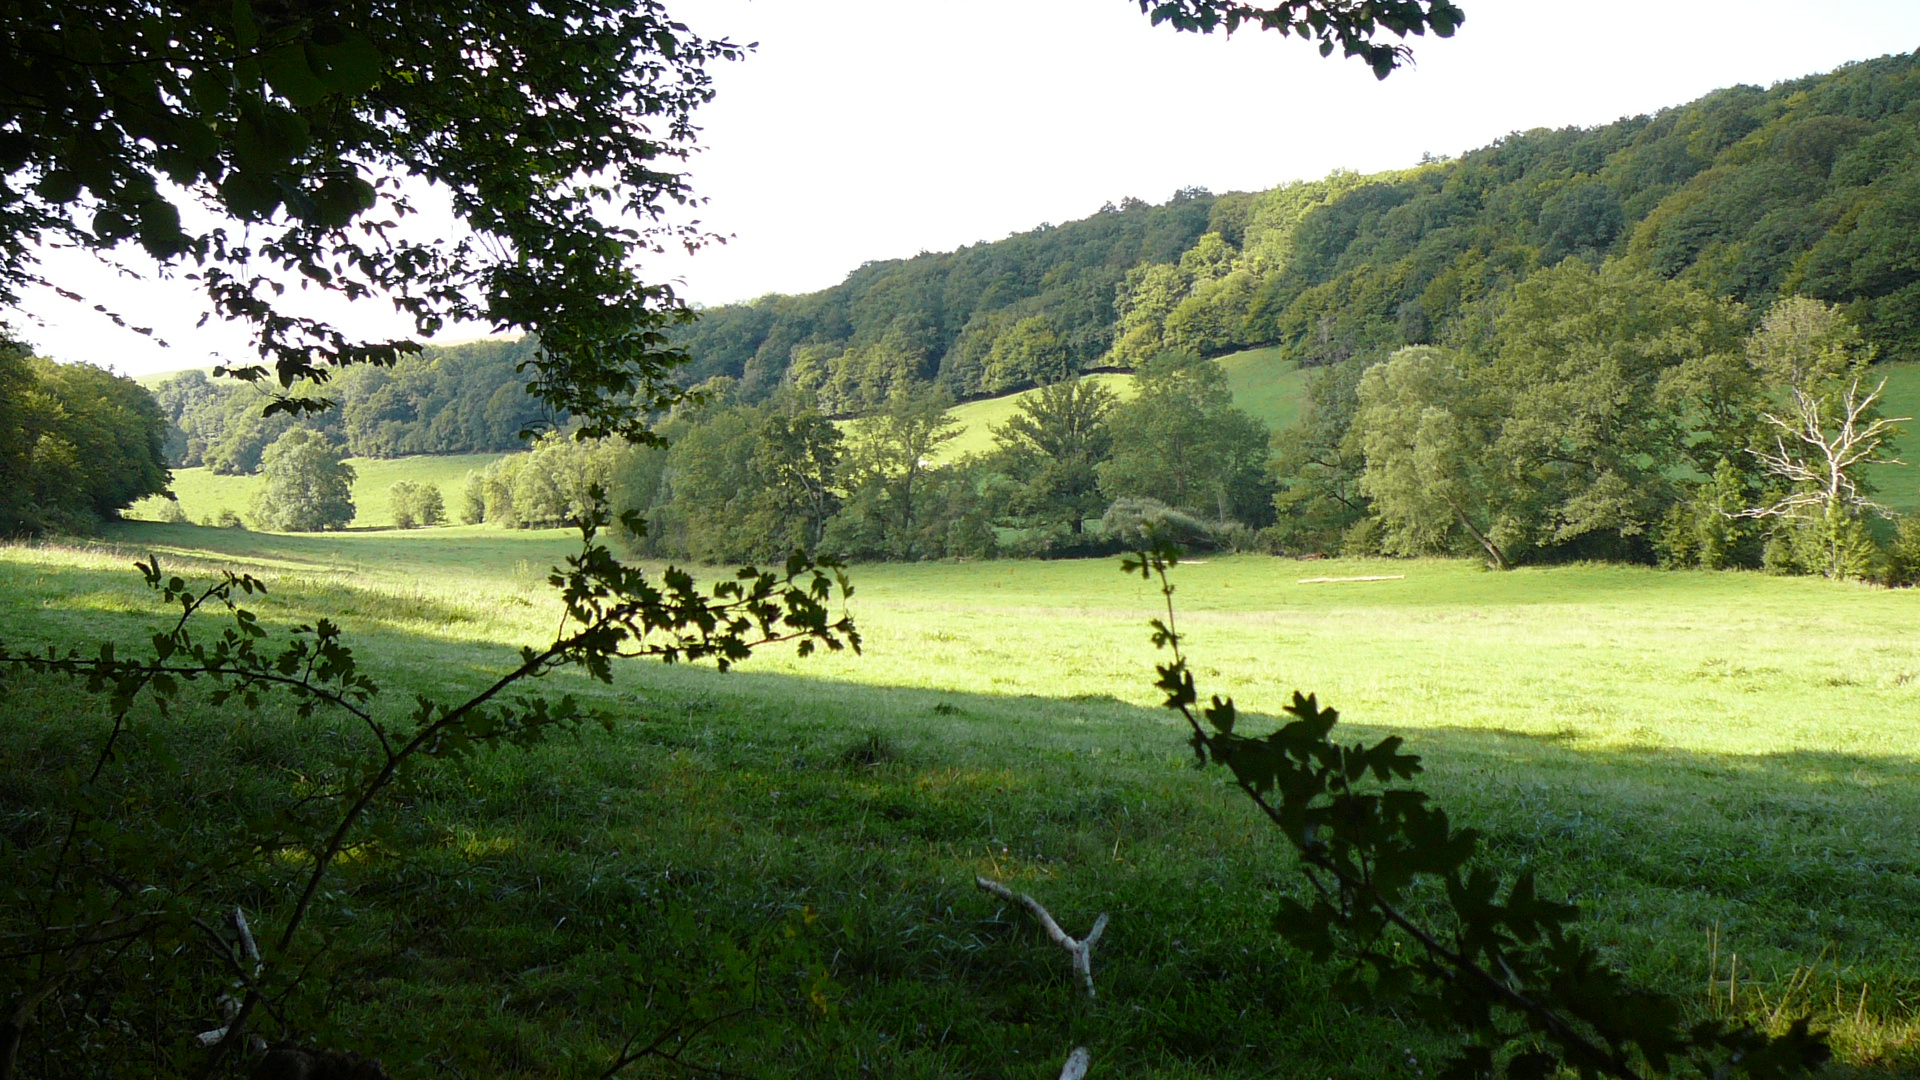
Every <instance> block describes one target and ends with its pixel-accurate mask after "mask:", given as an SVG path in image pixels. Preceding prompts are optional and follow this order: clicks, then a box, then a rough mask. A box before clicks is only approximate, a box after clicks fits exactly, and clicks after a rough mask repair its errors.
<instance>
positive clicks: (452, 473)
mask: <svg viewBox="0 0 1920 1080" xmlns="http://www.w3.org/2000/svg"><path fill="white" fill-rule="evenodd" d="M504 456H505V455H503V454H447V455H442V456H420V457H404V458H348V459H347V464H349V465H351V466H353V469H354V473H355V476H354V481H353V505H354V511H355V512H354V516H353V523H352V525H351V526H349V527H350V528H355V529H382V528H390V527H392V525H393V512H392V510H390V509H389V508H388V506H387V489H388V488H391V487H392V486H393V485H394V483H395V481H399V480H411V481H413V482H414V483H417V484H437V485H439V487H440V494H441V497H442V498H443V499H445V500H446V504H447V518H448V520H453V519H454V518H455V516H456V515H457V514H458V513H459V505H460V504H459V499H460V493H461V491H463V490H464V489H465V487H466V483H467V473H468V472H469V471H471V470H476V469H484V468H486V467H487V466H488V465H490V464H492V463H493V462H494V461H495V460H496V459H498V458H500V457H504ZM259 487H260V477H259V475H258V474H254V475H250V476H222V475H220V474H218V473H215V472H213V471H212V470H210V469H205V468H199V469H175V470H173V493H174V495H175V496H176V497H177V498H178V499H179V501H180V509H182V510H184V511H186V514H187V516H188V517H189V518H191V519H193V520H194V521H196V522H205V521H207V520H208V519H210V518H212V517H214V516H215V515H217V514H219V513H220V511H222V510H231V511H233V512H234V513H236V514H242V515H244V514H245V513H246V512H247V507H248V506H249V505H250V504H251V503H252V501H253V493H254V491H255V490H257V489H258V488H259ZM165 503H166V500H165V499H161V498H159V497H157V496H156V497H154V498H148V499H142V500H141V501H139V502H137V503H135V504H134V505H133V508H132V509H131V510H129V511H128V512H127V516H128V517H130V518H133V519H135V520H143V521H159V520H161V514H162V511H163V510H164V509H165Z"/></svg>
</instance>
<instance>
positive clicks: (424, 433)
mask: <svg viewBox="0 0 1920 1080" xmlns="http://www.w3.org/2000/svg"><path fill="white" fill-rule="evenodd" d="M538 351H539V344H538V342H537V340H536V339H534V338H532V337H523V338H518V339H514V340H510V341H475V342H469V343H467V344H463V345H452V346H429V347H427V348H425V349H423V350H421V351H420V352H419V353H416V354H413V355H409V356H405V357H402V358H401V359H400V360H399V361H398V362H396V363H395V364H394V365H393V366H392V367H378V366H375V365H371V364H362V365H358V366H354V367H349V368H346V369H344V370H342V371H340V372H339V373H338V374H337V375H335V376H334V377H333V378H332V379H331V380H329V381H328V382H327V383H326V384H325V385H324V386H318V387H316V386H314V385H312V384H310V383H307V384H301V385H299V386H297V387H296V388H295V390H294V391H293V392H294V394H295V395H297V396H300V397H307V398H312V397H319V396H325V397H327V398H329V399H331V400H333V401H334V402H336V403H337V406H338V407H337V408H333V409H329V410H326V411H324V412H318V413H307V414H304V415H296V414H294V413H290V412H276V413H274V414H272V415H267V414H266V412H265V406H266V404H267V402H268V401H269V400H270V398H269V397H268V396H267V395H266V393H265V392H263V391H260V390H256V389H255V388H254V387H252V386H251V385H249V384H247V383H243V382H237V381H231V380H215V379H213V378H210V377H209V376H208V375H207V374H206V373H205V372H202V371H187V372H183V373H181V374H179V375H176V376H174V377H173V378H171V379H168V380H166V381H165V382H162V383H161V384H160V385H159V386H158V387H156V388H155V390H154V397H155V398H156V399H157V400H158V401H159V403H160V407H161V409H162V411H163V412H164V413H165V416H166V420H167V424H168V431H167V447H166V451H167V460H168V463H169V464H170V465H171V466H172V467H174V468H184V469H191V468H199V467H202V466H204V467H206V468H208V469H211V470H212V471H213V472H216V473H222V474H227V475H243V474H251V473H255V472H258V471H259V470H260V465H261V459H262V456H263V455H264V454H265V452H266V450H267V448H268V447H269V446H271V445H273V442H274V440H276V439H278V438H280V437H281V436H282V435H283V434H285V433H286V432H287V431H289V430H291V429H293V428H296V427H299V428H306V429H309V430H312V431H315V432H319V433H321V434H323V435H325V436H326V437H327V438H328V439H330V440H332V441H334V442H337V443H338V444H339V445H340V446H341V447H342V448H343V449H344V450H345V452H346V453H347V454H348V455H350V456H353V457H370V458H392V457H407V456H410V455H414V454H478V453H490V452H502V451H508V450H518V449H520V448H521V447H522V446H524V445H525V443H524V440H523V439H522V437H521V433H522V432H523V431H525V430H527V429H529V428H534V427H538V426H542V425H550V424H551V423H552V421H553V420H554V419H555V418H554V417H553V416H552V415H550V414H549V413H548V412H547V411H546V410H544V409H543V408H542V406H541V404H540V402H539V401H538V400H536V399H535V398H533V397H531V396H530V395H529V394H528V393H527V378H526V376H525V375H524V374H523V373H522V372H521V370H519V367H518V365H520V364H522V363H524V362H526V361H529V360H531V359H532V358H533V357H534V356H535V355H537V353H538ZM560 419H561V420H562V421H563V422H564V419H565V418H564V417H561V418H560Z"/></svg>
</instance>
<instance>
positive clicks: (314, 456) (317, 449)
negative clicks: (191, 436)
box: [247, 428, 355, 532]
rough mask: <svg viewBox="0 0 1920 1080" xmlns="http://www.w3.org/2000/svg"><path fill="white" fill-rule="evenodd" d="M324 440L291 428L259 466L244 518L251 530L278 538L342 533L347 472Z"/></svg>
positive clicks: (348, 512)
mask: <svg viewBox="0 0 1920 1080" xmlns="http://www.w3.org/2000/svg"><path fill="white" fill-rule="evenodd" d="M344 456H345V451H344V449H343V448H342V447H341V446H340V444H338V443H336V442H334V441H333V440H331V439H329V438H327V437H326V436H325V435H322V434H319V433H317V432H313V431H309V430H307V429H305V428H294V429H293V430H291V431H288V432H287V433H286V434H284V435H282V436H280V437H279V438H278V439H275V440H274V441H273V445H272V446H269V447H267V451H266V454H265V455H264V456H262V458H261V461H260V488H259V490H257V491H256V492H254V496H253V505H252V508H251V509H250V510H249V512H248V515H247V516H248V517H249V518H251V519H252V521H253V524H254V526H255V527H256V528H261V529H270V530H274V531H279V532H319V531H321V530H322V529H343V528H345V527H346V526H347V523H348V522H350V521H352V520H353V514H354V505H353V481H354V478H355V474H354V470H353V466H351V465H348V464H347V463H346V462H345V461H343V460H342V458H343V457H344Z"/></svg>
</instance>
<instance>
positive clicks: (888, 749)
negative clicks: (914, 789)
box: [840, 702, 944, 769]
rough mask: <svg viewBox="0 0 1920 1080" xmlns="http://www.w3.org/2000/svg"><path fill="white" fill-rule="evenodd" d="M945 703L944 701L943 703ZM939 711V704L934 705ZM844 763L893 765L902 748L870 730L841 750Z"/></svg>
mask: <svg viewBox="0 0 1920 1080" xmlns="http://www.w3.org/2000/svg"><path fill="white" fill-rule="evenodd" d="M942 704H944V702H943V703H942ZM934 708H935V710H936V711H938V709H939V706H937V705H936V706H934ZM840 760H841V762H842V763H844V764H847V765H851V766H853V767H854V768H858V769H871V768H874V767H876V766H879V765H891V764H893V763H894V762H897V761H899V760H900V748H899V747H898V746H897V745H895V744H894V741H893V740H892V739H890V738H888V737H887V736H885V735H883V734H881V733H880V732H878V731H869V732H867V733H866V734H864V735H862V736H860V738H859V739H858V740H857V741H856V742H854V744H853V745H852V746H849V747H847V748H846V749H845V750H842V751H840Z"/></svg>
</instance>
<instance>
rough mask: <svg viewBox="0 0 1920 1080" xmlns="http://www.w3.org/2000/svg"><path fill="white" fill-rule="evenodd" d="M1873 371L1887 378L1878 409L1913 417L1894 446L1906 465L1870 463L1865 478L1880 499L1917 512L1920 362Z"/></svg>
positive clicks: (1919, 493)
mask: <svg viewBox="0 0 1920 1080" xmlns="http://www.w3.org/2000/svg"><path fill="white" fill-rule="evenodd" d="M1874 372H1875V374H1877V375H1880V376H1884V377H1885V378H1886V380H1887V391H1886V396H1885V397H1884V398H1882V399H1881V412H1882V413H1883V414H1885V415H1887V416H1911V417H1914V418H1915V419H1914V420H1913V421H1912V422H1910V423H1907V424H1903V425H1901V426H1902V427H1904V428H1905V429H1906V431H1905V433H1904V435H1903V436H1902V437H1901V438H1900V439H1898V440H1896V441H1895V445H1894V450H1895V454H1894V456H1896V457H1898V458H1900V459H1901V460H1902V461H1905V462H1907V464H1905V465H1875V466H1871V467H1869V468H1868V469H1867V479H1868V480H1869V481H1871V482H1872V483H1873V485H1874V486H1875V487H1877V488H1878V489H1879V493H1878V494H1877V495H1876V496H1875V498H1877V499H1878V500H1879V501H1881V502H1883V503H1885V504H1886V505H1888V506H1890V507H1892V508H1893V509H1895V510H1898V511H1899V512H1900V513H1902V514H1913V513H1920V467H1917V466H1920V363H1915V364H1881V365H1879V366H1878V367H1876V368H1875V369H1874Z"/></svg>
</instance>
